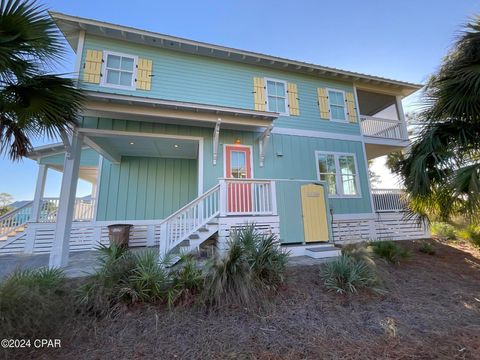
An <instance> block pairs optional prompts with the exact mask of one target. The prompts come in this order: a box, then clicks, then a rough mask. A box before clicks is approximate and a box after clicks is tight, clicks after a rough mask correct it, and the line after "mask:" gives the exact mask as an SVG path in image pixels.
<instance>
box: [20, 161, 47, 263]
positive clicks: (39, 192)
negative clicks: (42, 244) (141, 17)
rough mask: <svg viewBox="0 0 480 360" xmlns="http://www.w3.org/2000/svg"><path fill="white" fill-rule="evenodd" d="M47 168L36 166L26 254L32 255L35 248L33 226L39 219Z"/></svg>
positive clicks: (41, 165)
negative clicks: (35, 180) (35, 181)
mask: <svg viewBox="0 0 480 360" xmlns="http://www.w3.org/2000/svg"><path fill="white" fill-rule="evenodd" d="M47 171H48V166H46V165H43V164H40V165H39V166H38V175H37V183H36V185H35V195H34V197H33V202H32V214H31V216H30V220H29V221H28V222H29V224H28V225H27V231H26V238H25V248H24V251H25V252H26V253H28V254H31V253H33V248H34V246H35V225H33V224H34V223H37V222H38V221H39V219H40V209H41V206H42V198H43V192H44V190H45V180H46V178H47Z"/></svg>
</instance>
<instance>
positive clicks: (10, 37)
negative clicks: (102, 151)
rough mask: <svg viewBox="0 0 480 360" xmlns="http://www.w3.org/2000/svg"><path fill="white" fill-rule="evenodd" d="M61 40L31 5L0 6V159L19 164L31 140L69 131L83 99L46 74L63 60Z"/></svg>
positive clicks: (20, 1) (70, 84) (66, 82)
mask: <svg viewBox="0 0 480 360" xmlns="http://www.w3.org/2000/svg"><path fill="white" fill-rule="evenodd" d="M62 49H63V47H62V43H61V37H60V34H59V32H58V30H57V28H56V26H55V23H54V22H53V21H52V20H51V18H50V17H49V16H48V14H47V12H46V11H45V9H44V8H43V7H42V6H40V5H37V3H36V1H25V0H1V2H0V154H8V157H9V158H10V159H11V160H18V159H20V158H21V157H22V156H25V155H27V154H28V152H29V151H31V150H32V142H31V141H32V140H33V139H35V138H43V137H48V138H54V137H57V136H59V135H62V134H63V135H64V134H65V133H68V132H69V131H71V130H72V129H73V126H74V124H75V117H76V114H77V113H78V111H79V110H80V107H81V103H82V100H83V96H82V93H81V91H80V90H78V89H76V86H75V85H76V84H75V82H74V81H73V80H72V79H68V78H65V77H61V76H58V75H52V74H50V73H49V70H51V69H52V67H53V65H54V63H55V62H56V61H58V60H59V59H60V58H61V56H62V55H63V50H62Z"/></svg>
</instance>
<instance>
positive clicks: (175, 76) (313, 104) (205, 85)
mask: <svg viewBox="0 0 480 360" xmlns="http://www.w3.org/2000/svg"><path fill="white" fill-rule="evenodd" d="M85 49H94V50H110V51H116V52H121V53H127V54H132V55H138V56H139V57H142V58H146V59H151V60H153V74H154V76H153V78H152V89H151V90H150V91H143V90H136V91H131V90H119V89H113V88H107V87H101V86H98V85H96V84H86V83H85V84H84V85H83V87H84V88H85V89H88V90H93V91H102V92H108V93H116V94H126V95H134V96H135V95H136V96H145V97H151V98H159V99H167V100H176V101H186V102H195V103H202V104H210V105H221V106H231V107H238V108H243V109H253V94H252V91H253V77H255V76H258V77H264V76H265V77H271V78H278V79H282V80H286V81H289V82H293V83H295V84H297V86H298V98H299V104H300V116H281V117H280V118H279V119H278V120H276V121H275V126H277V127H286V128H295V129H303V130H316V131H327V132H339V133H342V134H360V128H359V125H358V123H357V124H349V123H339V122H332V121H326V120H322V119H320V113H319V109H318V104H317V88H318V87H328V88H335V89H339V90H344V91H353V84H352V83H346V82H341V81H334V80H329V79H322V78H318V77H314V76H307V75H303V74H298V73H295V72H289V71H282V70H275V69H268V68H265V67H260V66H254V65H248V64H242V63H238V62H235V61H227V60H219V59H214V58H211V57H207V56H200V55H190V54H183V53H180V52H176V51H169V50H163V49H159V48H153V47H148V46H144V45H136V44H132V43H127V42H122V41H115V40H111V39H105V38H101V37H94V36H91V35H87V37H86V39H85ZM85 54H86V52H85V51H84V52H83V59H82V63H83V62H84V61H85ZM81 72H82V70H81ZM82 76H83V74H82V73H81V78H82Z"/></svg>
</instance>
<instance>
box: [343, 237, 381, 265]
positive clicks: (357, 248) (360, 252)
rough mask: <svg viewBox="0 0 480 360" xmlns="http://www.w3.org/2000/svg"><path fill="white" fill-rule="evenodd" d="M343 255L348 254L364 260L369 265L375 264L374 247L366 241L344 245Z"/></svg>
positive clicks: (353, 257) (355, 258) (358, 259)
mask: <svg viewBox="0 0 480 360" xmlns="http://www.w3.org/2000/svg"><path fill="white" fill-rule="evenodd" d="M342 255H348V256H350V257H351V258H352V259H354V260H357V261H363V262H364V263H365V264H367V265H369V266H374V265H375V260H374V254H373V250H372V247H371V246H368V243H366V242H360V243H355V244H348V245H344V246H343V247H342Z"/></svg>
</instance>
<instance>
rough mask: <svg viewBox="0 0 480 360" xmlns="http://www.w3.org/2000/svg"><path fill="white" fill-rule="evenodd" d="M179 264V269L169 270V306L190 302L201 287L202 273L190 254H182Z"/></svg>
mask: <svg viewBox="0 0 480 360" xmlns="http://www.w3.org/2000/svg"><path fill="white" fill-rule="evenodd" d="M179 266H180V269H178V270H173V271H172V272H171V285H170V288H169V289H168V293H167V302H168V305H169V307H172V306H173V305H176V304H190V303H192V302H193V301H194V297H195V296H196V295H197V294H199V293H200V292H201V290H202V287H203V282H204V276H203V273H202V271H201V270H200V269H199V268H198V267H197V265H196V262H195V259H194V258H193V256H192V255H185V256H183V257H182V259H181V263H180V265H179Z"/></svg>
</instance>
